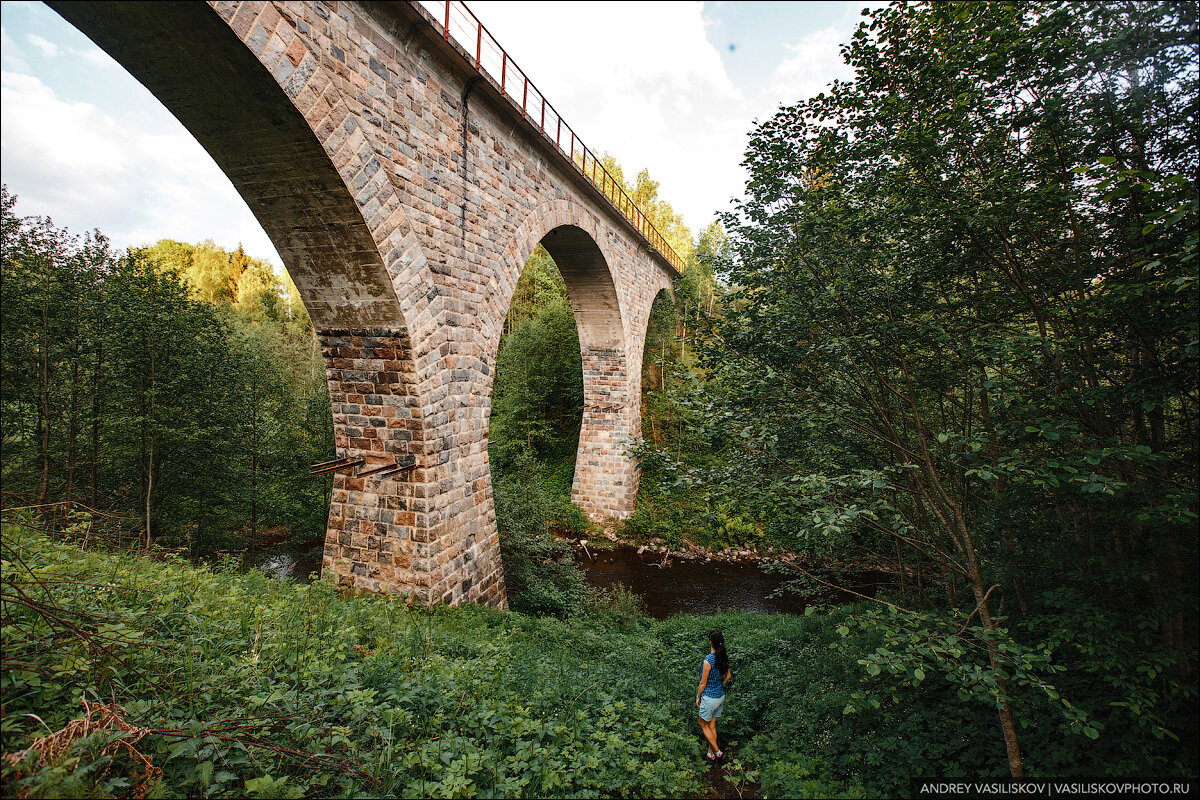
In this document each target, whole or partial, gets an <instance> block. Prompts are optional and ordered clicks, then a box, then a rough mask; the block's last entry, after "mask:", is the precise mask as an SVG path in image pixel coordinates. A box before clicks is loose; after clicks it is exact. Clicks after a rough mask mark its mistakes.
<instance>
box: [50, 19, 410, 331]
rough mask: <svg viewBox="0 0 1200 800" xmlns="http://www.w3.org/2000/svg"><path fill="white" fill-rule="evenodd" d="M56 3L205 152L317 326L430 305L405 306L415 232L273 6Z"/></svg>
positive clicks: (379, 320) (401, 321)
mask: <svg viewBox="0 0 1200 800" xmlns="http://www.w3.org/2000/svg"><path fill="white" fill-rule="evenodd" d="M49 5H50V6H51V7H52V8H53V9H54V10H55V11H57V12H58V13H59V14H60V15H62V16H63V17H64V18H65V19H66V20H67V21H68V22H70V23H71V24H72V25H74V26H75V27H77V28H79V30H80V31H82V32H83V33H84V34H86V35H87V36H88V37H89V38H90V39H92V41H94V42H95V43H96V44H97V45H98V46H99V47H100V48H101V49H102V50H104V51H105V52H106V53H108V54H109V55H111V56H112V57H113V58H114V59H116V60H117V61H118V62H119V63H120V64H121V65H122V66H123V67H125V69H126V70H128V71H129V72H130V74H132V75H133V76H134V77H135V78H136V79H137V80H138V81H139V82H140V83H142V85H143V86H145V87H146V88H147V89H148V90H149V91H150V92H151V93H152V94H153V95H154V96H155V97H156V98H157V99H158V100H159V101H160V102H161V103H162V104H163V105H164V106H165V107H166V108H167V109H168V110H169V111H170V112H171V113H172V114H174V115H175V117H176V118H178V119H179V121H180V122H182V123H183V125H184V127H185V128H187V129H188V131H189V132H190V133H191V134H192V135H193V136H195V138H196V140H197V141H198V142H199V143H200V144H201V146H203V147H204V149H205V150H207V151H208V153H209V154H210V155H211V156H212V158H213V160H214V161H215V162H216V163H217V165H218V166H219V167H220V168H221V170H222V171H223V172H224V173H225V174H226V176H228V177H229V179H230V181H231V182H232V183H233V185H234V188H236V189H237V191H238V193H239V194H241V195H242V197H243V199H244V200H245V201H246V203H247V205H248V206H249V207H250V210H251V211H252V212H253V213H254V215H255V217H256V218H257V219H258V220H259V222H260V223H261V224H262V226H263V229H264V230H265V231H266V233H267V235H268V236H269V237H270V238H271V241H272V242H273V243H274V244H275V246H276V248H277V249H278V250H279V254H280V256H281V257H282V258H283V260H284V266H285V267H286V268H287V270H288V272H289V273H290V274H291V276H292V279H293V280H294V281H295V282H296V286H297V288H298V289H299V291H300V294H301V297H302V299H303V300H304V303H305V306H306V308H307V309H308V312H309V315H310V317H311V318H312V320H313V324H314V326H315V327H317V328H318V329H319V330H320V329H329V330H348V329H361V330H380V329H383V330H390V331H394V332H400V331H405V330H407V327H408V326H407V325H406V317H410V316H413V315H414V314H419V313H420V311H421V310H422V309H420V308H419V307H418V308H409V309H404V308H402V304H401V297H400V296H398V294H397V291H396V286H397V284H400V285H404V284H406V283H413V282H416V283H420V282H421V281H420V279H419V278H418V279H417V280H416V281H414V280H413V278H414V277H415V276H413V275H412V274H411V273H412V272H413V267H414V266H420V265H423V259H422V258H421V254H420V249H419V247H418V245H417V241H416V238H415V237H414V236H412V234H411V231H410V230H409V226H408V225H407V220H406V218H405V214H404V211H403V209H402V208H401V206H400V202H399V199H398V198H397V196H396V192H395V191H394V188H392V187H390V186H388V185H387V184H388V181H387V178H386V176H385V175H384V173H383V172H382V171H381V170H380V168H379V167H380V165H379V161H378V159H377V158H376V157H375V155H374V148H373V147H372V146H371V144H370V143H369V142H368V141H367V133H366V132H365V131H363V130H362V128H361V126H360V125H359V124H358V122H357V120H356V119H355V118H354V117H353V116H352V115H350V114H349V111H348V109H347V106H346V104H345V103H344V102H343V101H342V98H341V97H340V94H339V91H338V89H337V88H336V86H335V84H334V81H333V80H331V76H330V75H329V70H328V66H327V65H325V64H323V63H322V61H323V58H322V57H321V56H319V55H317V54H314V53H311V52H309V50H308V48H307V47H305V45H304V43H303V42H302V40H301V39H300V38H298V37H297V36H296V35H295V32H294V27H295V26H294V23H290V21H289V20H288V19H286V18H285V17H284V16H283V15H282V14H281V13H280V11H279V9H278V8H277V7H276V6H275V5H274V4H272V3H265V4H264V3H245V4H242V3H216V4H214V5H215V6H216V8H215V11H216V12H217V13H214V8H210V7H209V5H208V4H204V3H189V2H156V3H144V2H105V3H98V2H56V1H55V0H52V1H51V2H50V3H49ZM235 12H236V13H235ZM131 32H135V33H131ZM385 258H386V261H385ZM425 282H427V280H426V281H425Z"/></svg>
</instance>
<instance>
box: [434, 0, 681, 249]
mask: <svg viewBox="0 0 1200 800" xmlns="http://www.w3.org/2000/svg"><path fill="white" fill-rule="evenodd" d="M411 2H412V3H413V4H414V5H419V6H421V7H423V8H424V9H425V10H426V11H427V12H429V14H430V16H432V17H433V19H434V20H435V21H436V23H437V25H438V26H439V27H440V28H441V33H442V36H443V38H445V39H446V40H448V41H453V42H454V43H455V44H457V45H458V47H459V48H461V49H462V50H463V51H464V52H465V53H466V54H467V57H468V59H470V60H471V61H472V63H473V64H474V66H475V69H476V70H478V71H479V72H480V73H481V74H483V75H484V76H486V77H488V78H490V79H491V81H492V82H493V83H494V84H495V85H496V86H497V87H499V89H500V91H501V92H502V93H503V94H504V96H505V97H507V98H508V100H509V101H510V102H511V103H512V104H513V105H514V106H515V107H516V108H517V109H519V110H520V112H521V114H522V116H524V117H525V119H526V120H528V121H529V122H531V123H532V124H533V125H535V126H536V127H537V128H538V130H540V131H541V133H542V136H543V137H545V138H546V139H547V140H549V141H551V142H553V143H554V145H555V146H556V147H557V148H558V151H559V152H560V153H561V154H562V155H563V156H564V157H566V158H567V160H568V161H569V162H570V163H571V164H572V165H573V166H574V167H575V169H576V170H577V171H579V172H580V173H581V174H582V175H583V176H584V177H585V178H587V179H588V181H590V182H591V183H592V185H593V186H595V187H596V188H597V189H599V190H600V193H601V194H602V195H604V196H605V198H607V199H608V201H609V202H610V203H611V204H612V206H613V208H615V209H616V210H617V211H619V212H620V213H621V214H622V216H624V217H625V219H627V220H629V222H630V224H632V225H633V226H634V227H635V228H636V229H637V230H638V232H640V233H641V234H642V236H644V237H646V240H647V241H649V242H650V244H651V245H652V246H653V247H654V248H655V249H656V250H657V251H658V252H659V253H660V254H661V255H662V256H663V258H665V259H667V261H669V262H670V263H671V266H673V267H674V268H675V270H676V271H677V272H683V259H681V258H680V257H679V254H678V253H676V252H675V249H674V248H672V247H671V245H670V244H668V243H667V240H666V238H665V237H664V236H663V235H662V234H661V233H659V232H658V228H656V227H654V223H652V222H651V221H650V220H649V219H648V218H647V217H646V215H645V214H644V213H643V212H642V210H641V209H640V208H638V207H637V205H635V204H634V202H633V200H632V199H631V198H630V197H629V195H628V194H627V193H626V191H625V187H624V186H622V185H621V183H620V182H618V181H617V180H616V179H615V178H614V177H613V176H612V174H611V173H609V171H608V170H607V169H605V168H604V165H603V164H601V163H600V160H599V159H598V158H596V154H595V153H593V152H592V151H591V150H590V149H589V148H588V147H587V146H586V145H584V143H583V141H582V140H580V138H579V136H578V135H577V134H576V133H575V129H574V128H572V127H571V126H570V125H568V124H567V123H566V121H564V120H563V118H562V116H561V115H559V113H558V112H557V111H556V110H555V109H554V106H552V105H550V103H549V102H547V100H546V96H545V95H543V94H542V93H541V91H539V90H538V88H537V86H535V85H534V84H533V81H531V80H529V76H528V75H526V74H525V72H524V71H523V70H522V69H521V68H520V67H518V66H517V65H516V63H515V62H514V61H513V60H512V58H510V57H509V55H508V53H507V52H506V51H505V50H504V48H503V47H501V46H500V44H499V42H497V41H496V39H495V37H493V36H492V34H491V33H489V32H488V30H487V28H485V27H484V26H483V23H481V22H480V21H479V18H478V17H476V16H475V15H474V14H473V13H471V10H470V9H469V8H467V6H466V4H465V3H463V2H462V1H461V0H440V1H439V0H411ZM472 54H473V56H472Z"/></svg>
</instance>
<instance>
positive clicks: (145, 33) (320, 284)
mask: <svg viewBox="0 0 1200 800" xmlns="http://www.w3.org/2000/svg"><path fill="white" fill-rule="evenodd" d="M50 5H51V7H52V8H54V9H55V10H56V11H57V12H58V13H59V14H61V15H62V16H63V17H64V18H65V19H66V20H67V21H68V22H70V23H71V24H73V25H75V27H77V28H79V29H80V30H81V31H82V32H83V33H84V34H86V35H87V36H88V37H89V38H91V39H92V41H94V42H95V43H96V44H97V45H98V46H99V47H100V48H101V49H103V50H104V51H105V52H107V53H109V54H110V55H111V56H112V57H113V58H114V59H116V60H117V61H118V62H119V63H120V64H121V65H122V66H124V67H125V68H126V69H127V70H128V71H129V72H130V73H131V74H132V75H133V76H134V77H135V78H136V79H138V80H139V81H140V82H141V83H142V84H143V85H144V86H145V87H146V88H147V89H148V90H149V91H150V92H151V93H152V94H153V95H154V96H155V97H156V98H157V99H158V100H159V101H160V102H162V104H163V105H164V106H165V107H166V108H167V109H168V110H169V111H170V112H171V113H172V114H174V115H175V116H176V117H177V118H178V119H179V120H180V122H181V123H183V125H184V127H185V128H187V129H188V131H189V132H190V133H191V134H192V135H193V136H195V138H196V140H197V141H198V142H199V143H200V144H201V146H203V147H204V148H205V150H207V151H208V153H209V154H210V155H211V156H212V158H213V160H214V161H215V162H216V163H217V165H218V166H219V167H220V168H221V170H222V171H223V172H224V173H225V174H226V176H228V177H229V179H230V181H231V182H232V183H233V185H234V187H235V188H236V189H237V191H238V192H239V194H241V196H242V197H243V199H244V200H245V201H246V203H247V205H248V206H249V208H250V210H251V211H252V213H254V215H255V217H256V218H257V219H258V221H259V222H260V224H261V225H262V226H263V229H264V230H265V231H266V233H267V235H268V236H269V237H270V238H271V240H272V242H273V243H274V244H275V246H276V248H277V249H278V251H279V254H280V256H281V257H282V258H283V260H284V266H285V268H286V269H287V270H288V272H289V274H290V275H291V277H292V279H293V281H294V282H295V283H296V286H297V289H298V290H299V293H300V296H301V298H302V300H303V301H304V304H305V307H306V309H307V310H308V313H309V316H310V318H311V319H312V322H313V325H314V327H315V329H316V332H317V336H318V338H319V340H320V344H321V350H322V354H323V355H324V358H325V362H326V375H327V378H328V381H329V388H330V396H331V401H332V413H333V425H334V442H335V446H336V449H337V456H339V457H343V458H346V459H348V460H350V461H357V460H360V459H361V461H362V463H361V464H360V465H358V466H357V467H351V468H350V469H348V470H343V471H339V472H336V473H335V474H334V477H333V491H332V495H331V503H330V510H329V518H328V523H327V531H326V542H327V546H326V554H325V564H324V567H325V568H326V569H332V570H333V571H334V572H335V573H336V574H339V575H341V576H343V577H344V578H346V579H348V581H349V582H350V583H352V584H354V585H356V586H358V587H359V588H366V589H380V588H383V587H391V586H395V585H405V584H410V585H411V584H413V583H414V581H412V580H411V574H410V573H411V570H412V568H413V567H414V560H415V554H414V552H413V549H414V548H413V540H414V536H413V529H414V527H415V525H416V519H415V512H414V508H413V505H414V502H413V499H412V498H413V495H414V494H416V493H417V492H414V490H413V485H412V482H410V481H409V480H408V478H409V477H410V475H409V474H407V473H406V474H402V475H400V476H390V477H388V476H385V477H382V478H380V477H372V476H367V477H359V476H358V474H357V473H361V472H366V471H371V470H377V468H381V467H385V466H388V465H396V466H410V465H413V464H417V460H418V459H419V458H421V457H422V456H423V455H424V448H423V446H422V440H423V439H424V438H425V437H424V425H423V421H422V416H423V415H422V411H421V403H420V397H419V389H418V381H417V379H416V374H415V369H414V357H413V353H414V333H415V332H414V331H413V329H412V328H411V327H410V324H409V322H410V320H412V321H420V322H421V323H423V324H424V325H425V326H426V327H427V328H428V327H432V325H433V323H432V319H433V318H434V317H436V316H437V313H438V312H437V310H436V309H431V308H430V306H431V303H432V302H433V301H434V300H436V293H433V292H429V291H427V289H428V288H430V287H432V285H433V284H432V281H431V280H430V278H429V275H428V270H427V268H426V264H425V258H424V255H423V253H422V252H421V248H420V246H419V244H418V241H417V238H416V236H415V235H414V234H413V232H412V230H411V226H410V225H409V223H408V219H407V217H406V214H405V211H404V209H403V207H402V205H401V201H400V196H399V193H398V192H397V190H396V187H395V186H393V185H392V183H391V181H390V180H389V179H388V177H387V174H386V171H385V170H384V169H382V168H381V164H380V157H379V151H380V149H381V148H380V146H379V145H378V144H377V143H376V142H373V141H372V137H371V135H370V133H369V132H368V131H366V130H365V129H364V128H363V126H362V125H361V124H360V122H359V120H358V119H357V117H356V116H355V115H354V114H352V113H351V112H350V110H349V108H348V106H347V103H346V102H345V101H344V99H343V98H342V96H341V92H340V90H339V88H338V86H337V81H336V80H335V79H334V77H333V75H332V74H331V73H332V71H333V68H332V65H331V64H329V63H328V62H329V60H330V58H331V56H329V55H328V54H317V53H314V52H312V51H311V49H310V48H309V47H308V46H307V45H306V43H305V41H304V40H303V39H302V38H301V37H300V36H298V35H297V28H298V26H299V25H300V24H302V23H299V22H298V21H297V20H295V19H291V18H289V17H288V16H287V13H288V8H287V7H286V6H281V5H276V4H274V3H212V4H205V3H189V2H156V3H141V2H117V3H94V2H72V3H65V2H51V3H50ZM210 6H211V7H210ZM415 538H419V537H415ZM500 602H503V597H502V592H501V597H500Z"/></svg>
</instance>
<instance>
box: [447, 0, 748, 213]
mask: <svg viewBox="0 0 1200 800" xmlns="http://www.w3.org/2000/svg"><path fill="white" fill-rule="evenodd" d="M471 7H472V9H473V10H474V11H475V13H476V14H477V15H478V16H479V18H480V19H481V20H482V21H483V24H484V25H485V26H486V27H487V28H488V30H489V31H491V33H492V34H493V35H494V36H495V37H496V39H497V40H498V41H499V43H500V44H501V45H502V46H503V47H504V48H505V49H506V50H507V51H508V53H509V55H510V56H511V57H512V58H513V59H514V60H515V61H516V62H517V63H518V64H519V65H520V66H521V68H522V69H524V70H525V71H526V72H527V73H528V75H529V77H530V79H531V80H532V81H533V82H535V83H536V84H537V86H538V87H539V88H540V89H541V90H542V91H543V92H545V94H546V98H547V100H549V102H550V103H552V104H553V105H554V106H555V107H556V108H557V109H558V110H559V111H560V112H561V113H562V115H563V118H564V119H565V120H566V121H567V122H568V123H569V124H570V125H571V126H572V127H574V128H575V129H576V131H577V132H578V133H579V135H580V136H581V137H582V139H583V141H584V142H586V143H587V145H588V146H589V147H591V148H593V149H595V150H597V151H599V152H603V151H608V152H610V153H612V154H613V156H615V157H616V159H617V161H619V162H620V163H621V165H622V166H623V167H624V169H625V173H626V179H627V180H630V181H632V179H633V177H634V176H635V175H636V174H637V172H638V171H639V170H641V169H643V168H649V170H650V172H651V174H652V175H653V176H654V178H655V179H656V180H658V181H659V182H660V183H661V186H662V188H661V189H660V196H661V197H662V198H663V199H665V200H667V201H668V202H670V203H671V204H672V206H673V207H674V208H675V210H676V211H678V212H680V213H682V214H683V215H684V218H685V219H686V220H687V222H688V224H689V225H691V226H692V227H693V228H698V227H699V226H702V225H704V224H706V223H707V222H708V221H709V220H710V219H711V217H712V214H713V212H714V211H717V210H723V209H724V208H725V207H726V201H727V199H728V197H729V195H730V194H734V193H739V192H740V191H741V186H742V181H743V178H742V170H741V168H740V167H738V166H737V165H738V163H739V162H740V161H741V157H742V150H743V147H744V138H745V137H744V132H745V129H747V128H748V127H749V120H750V116H751V109H752V106H751V105H750V104H749V103H748V101H747V98H745V97H744V96H743V95H742V94H741V93H740V92H739V91H738V90H737V88H736V87H735V86H734V85H733V83H732V82H731V81H730V79H729V76H728V74H727V73H726V71H725V67H724V64H723V63H722V61H721V56H720V53H719V52H718V51H717V50H716V48H715V47H713V45H712V44H711V43H710V42H709V41H708V39H707V37H706V35H705V21H704V17H703V15H702V8H701V4H700V3H696V2H681V3H610V2H605V3H559V4H553V5H550V4H545V3H539V4H537V5H533V4H530V3H519V2H477V3H473V4H472V6H471ZM731 121H736V122H735V123H734V124H733V125H730V122H731Z"/></svg>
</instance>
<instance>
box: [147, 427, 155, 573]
mask: <svg viewBox="0 0 1200 800" xmlns="http://www.w3.org/2000/svg"><path fill="white" fill-rule="evenodd" d="M153 490H154V444H153V443H151V445H150V450H149V453H148V454H147V461H146V552H147V553H149V552H150V494H151V492H153Z"/></svg>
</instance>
